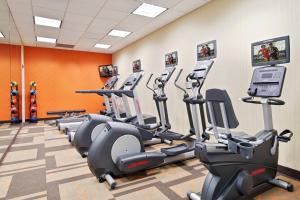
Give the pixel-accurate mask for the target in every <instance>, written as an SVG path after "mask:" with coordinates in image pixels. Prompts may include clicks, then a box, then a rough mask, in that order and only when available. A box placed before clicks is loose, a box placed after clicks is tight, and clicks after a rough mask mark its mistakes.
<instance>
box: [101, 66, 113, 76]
mask: <svg viewBox="0 0 300 200" xmlns="http://www.w3.org/2000/svg"><path fill="white" fill-rule="evenodd" d="M99 74H100V77H112V76H115V75H117V74H118V67H117V66H113V65H100V66H99Z"/></svg>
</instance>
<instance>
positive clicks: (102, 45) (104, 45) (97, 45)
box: [94, 44, 111, 49]
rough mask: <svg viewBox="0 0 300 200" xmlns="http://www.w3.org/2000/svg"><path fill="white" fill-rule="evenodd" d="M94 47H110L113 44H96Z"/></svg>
mask: <svg viewBox="0 0 300 200" xmlns="http://www.w3.org/2000/svg"><path fill="white" fill-rule="evenodd" d="M94 47H95V48H100V49H108V48H109V47H111V45H109V44H95V46H94Z"/></svg>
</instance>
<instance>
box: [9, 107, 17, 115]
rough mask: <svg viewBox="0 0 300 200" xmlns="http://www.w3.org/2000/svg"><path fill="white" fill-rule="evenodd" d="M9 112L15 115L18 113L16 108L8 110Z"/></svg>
mask: <svg viewBox="0 0 300 200" xmlns="http://www.w3.org/2000/svg"><path fill="white" fill-rule="evenodd" d="M10 112H11V113H12V114H17V113H18V109H17V107H15V106H12V107H11V109H10Z"/></svg>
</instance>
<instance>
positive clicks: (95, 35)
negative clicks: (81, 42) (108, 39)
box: [82, 32, 106, 40]
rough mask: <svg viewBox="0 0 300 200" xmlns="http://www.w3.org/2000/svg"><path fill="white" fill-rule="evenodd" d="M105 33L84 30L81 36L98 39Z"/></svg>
mask: <svg viewBox="0 0 300 200" xmlns="http://www.w3.org/2000/svg"><path fill="white" fill-rule="evenodd" d="M105 35H106V34H105V33H100V34H98V33H89V32H85V33H83V34H82V37H84V38H89V39H97V40H99V39H101V38H103V37H104V36H105Z"/></svg>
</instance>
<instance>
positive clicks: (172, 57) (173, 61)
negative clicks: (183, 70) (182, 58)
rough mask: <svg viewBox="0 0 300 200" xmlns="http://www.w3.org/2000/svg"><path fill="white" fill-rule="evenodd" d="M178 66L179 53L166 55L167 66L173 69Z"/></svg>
mask: <svg viewBox="0 0 300 200" xmlns="http://www.w3.org/2000/svg"><path fill="white" fill-rule="evenodd" d="M177 64H178V53H177V51H174V52H172V53H168V54H166V55H165V66H166V67H173V66H175V65H177Z"/></svg>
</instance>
